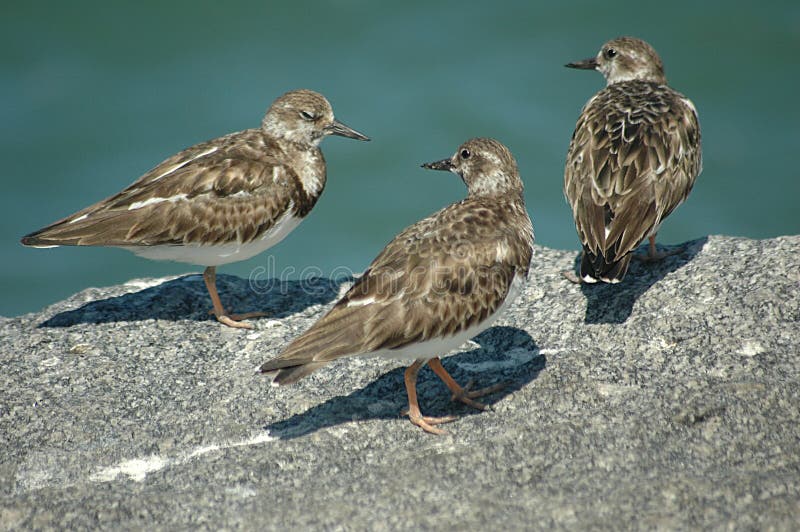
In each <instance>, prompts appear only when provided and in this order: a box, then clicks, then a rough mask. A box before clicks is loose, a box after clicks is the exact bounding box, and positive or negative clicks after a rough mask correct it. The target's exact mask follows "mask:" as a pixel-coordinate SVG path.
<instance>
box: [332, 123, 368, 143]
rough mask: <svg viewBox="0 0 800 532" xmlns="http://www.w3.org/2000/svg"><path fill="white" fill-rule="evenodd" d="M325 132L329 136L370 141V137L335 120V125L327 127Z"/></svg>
mask: <svg viewBox="0 0 800 532" xmlns="http://www.w3.org/2000/svg"><path fill="white" fill-rule="evenodd" d="M325 132H326V133H327V134H328V135H339V136H340V137H347V138H349V139H356V140H369V137H368V136H366V135H364V134H363V133H359V132H358V131H356V130H355V129H353V128H351V127H348V126H346V125H344V124H342V123H341V122H339V121H338V120H334V121H333V123H332V124H331V125H329V126H326V127H325Z"/></svg>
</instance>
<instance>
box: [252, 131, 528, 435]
mask: <svg viewBox="0 0 800 532" xmlns="http://www.w3.org/2000/svg"><path fill="white" fill-rule="evenodd" d="M423 167H425V168H430V169H433V170H449V171H451V172H454V173H456V174H458V175H459V176H460V177H461V179H462V180H463V181H464V183H465V184H466V185H467V189H468V191H469V192H468V195H467V198H466V199H464V200H462V201H459V202H458V203H454V204H453V205H450V206H448V207H446V208H444V209H442V210H440V211H439V212H437V213H435V214H433V215H431V216H429V217H427V218H425V219H424V220H421V221H419V222H417V223H415V224H414V225H412V226H410V227H408V228H407V229H405V230H404V231H403V232H402V233H400V234H399V235H397V236H396V237H395V238H394V240H392V241H391V242H390V243H389V244H388V245H387V246H386V247H385V248H384V249H383V251H381V253H380V254H379V255H378V257H377V258H376V259H375V260H374V261H372V264H370V265H369V267H368V268H367V270H366V272H364V275H363V276H362V277H361V278H359V279H358V281H357V282H356V283H355V284H354V285H353V286H352V287H351V288H350V289H349V290H348V291H347V293H346V294H345V295H344V296H343V297H342V298H341V299H340V300H339V301H338V302H337V303H336V304H335V305H334V307H333V308H332V309H331V310H330V311H329V312H328V313H327V314H325V315H324V316H323V317H322V318H320V319H319V321H317V322H316V323H315V324H314V325H312V326H311V328H310V329H309V330H308V331H306V332H305V333H304V334H303V335H301V336H299V337H298V338H296V339H295V340H294V341H292V342H291V343H290V344H289V346H288V347H286V348H285V349H284V350H283V352H282V353H281V354H280V355H279V356H278V357H277V358H275V359H273V360H270V361H269V362H266V363H265V364H264V365H262V366H261V371H262V372H263V373H268V374H270V375H271V376H272V378H273V383H275V384H290V383H293V382H296V381H297V380H299V379H301V378H302V377H305V376H306V375H308V374H309V373H311V372H312V371H314V370H316V369H318V368H319V367H321V366H323V365H325V364H327V363H328V362H331V361H333V360H336V359H338V358H341V357H345V356H354V355H378V356H383V357H389V358H399V359H404V360H413V362H412V363H411V365H410V366H409V367H408V369H406V371H405V386H406V391H407V393H408V412H407V413H408V416H409V417H410V419H411V422H412V423H414V424H415V425H417V426H419V427H421V428H422V429H424V430H425V431H427V432H431V433H435V434H441V433H443V432H444V431H442V430H441V429H439V428H437V427H435V425H437V424H440V423H444V422H447V421H453V420H454V419H455V418H454V417H452V416H447V417H442V418H433V417H427V416H423V415H422V414H421V412H420V409H419V405H418V403H417V391H416V381H417V373H418V372H419V370H420V368H421V367H422V366H424V365H425V363H427V364H428V365H429V366H430V367H431V369H432V370H433V371H434V372H435V373H436V375H438V376H439V378H441V379H442V380H443V381H444V383H445V384H446V385H447V387H448V388H449V389H450V390H451V391H452V392H453V397H454V399H457V400H459V401H461V402H462V403H465V404H467V405H469V406H471V407H474V408H478V409H484V408H485V406H484V405H482V404H481V403H478V402H477V401H475V400H474V398H476V397H479V396H481V395H485V394H487V393H491V392H494V391H496V390H498V389H499V388H501V387H502V386H492V387H489V388H484V389H482V390H476V391H469V390H468V388H469V387H467V388H466V389H465V388H462V387H461V386H459V384H458V383H456V381H455V380H453V378H452V377H451V376H450V375H449V374H448V373H447V371H446V370H445V368H444V367H443V366H442V363H441V360H440V358H439V357H440V356H442V355H445V354H447V353H448V352H449V351H451V350H453V349H455V348H457V347H459V346H461V345H462V344H463V343H464V342H466V341H467V340H469V339H470V338H472V337H473V336H476V335H477V334H479V333H480V332H481V331H483V330H485V329H487V328H488V327H489V326H491V324H492V323H493V322H494V321H495V320H496V319H497V317H498V316H499V315H500V314H501V313H502V312H503V310H504V309H505V308H507V307H508V306H509V305H510V304H511V302H512V301H513V300H514V298H516V297H517V295H518V294H519V292H520V291H521V289H522V285H523V282H524V281H525V279H526V278H527V275H528V267H529V264H530V261H531V255H532V252H533V251H532V246H533V227H532V226H531V221H530V218H528V213H527V211H526V210H525V200H524V199H523V195H522V192H523V187H522V181H521V180H520V177H519V171H518V170H517V163H516V161H515V160H514V157H513V156H512V155H511V152H509V151H508V149H507V148H506V147H505V146H503V145H502V144H501V143H499V142H498V141H496V140H493V139H486V138H476V139H472V140H469V141H467V142H465V143H464V144H462V145H461V146H460V147H459V148H458V150H457V151H456V153H455V154H454V155H453V156H452V157H450V158H449V159H444V160H441V161H437V162H433V163H427V164H424V165H423Z"/></svg>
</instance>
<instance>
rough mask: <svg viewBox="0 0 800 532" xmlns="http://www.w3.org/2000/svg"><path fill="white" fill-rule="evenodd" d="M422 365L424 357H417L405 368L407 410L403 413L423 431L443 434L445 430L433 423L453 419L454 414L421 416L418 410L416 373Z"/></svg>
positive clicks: (447, 421) (437, 423) (438, 423)
mask: <svg viewBox="0 0 800 532" xmlns="http://www.w3.org/2000/svg"><path fill="white" fill-rule="evenodd" d="M424 365H425V360H424V359H417V360H415V361H414V363H413V364H411V365H410V366H408V368H406V372H405V374H404V380H405V383H406V393H408V411H407V412H405V414H406V415H408V418H409V419H410V420H411V422H412V423H413V424H414V425H416V426H418V427H420V428H421V429H422V430H424V431H425V432H430V433H431V434H445V431H443V430H442V429H439V428H436V427H434V426H433V425H440V424H442V423H449V422H450V421H455V419H456V418H455V416H445V417H429V416H423V415H422V412H420V410H419V403H417V374H418V373H419V370H420V368H422V366H424Z"/></svg>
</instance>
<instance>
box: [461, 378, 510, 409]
mask: <svg viewBox="0 0 800 532" xmlns="http://www.w3.org/2000/svg"><path fill="white" fill-rule="evenodd" d="M474 384H475V381H469V382H468V383H467V385H466V386H464V387H463V388H461V390H460V391H456V392H453V395H452V397H451V398H450V400H451V401H459V402H461V403H464V404H465V405H467V406H470V407H472V408H474V409H476V410H486V408H488V407H487V406H486V405H485V404H483V403H479V402H478V401H474V400H473V399H474V398H475V397H483V396H484V395H489V394H492V393H494V392H499V391H500V390H502V389H503V388H505V387H506V386H507V383H505V382H501V383H498V384H494V385H492V386H487V387H486V388H481V389H479V390H472V387H473V386H474Z"/></svg>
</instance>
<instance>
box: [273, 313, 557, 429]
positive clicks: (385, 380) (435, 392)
mask: <svg viewBox="0 0 800 532" xmlns="http://www.w3.org/2000/svg"><path fill="white" fill-rule="evenodd" d="M474 340H475V341H476V342H477V343H478V344H480V347H479V348H477V349H472V350H470V351H465V352H463V353H459V354H458V355H456V356H453V357H447V358H445V359H444V360H443V364H444V366H445V368H446V369H447V371H448V372H449V373H450V374H451V375H452V376H453V378H454V379H455V380H456V381H457V382H459V383H461V384H462V385H464V384H466V383H467V382H468V381H470V379H473V378H474V379H475V380H476V381H479V383H478V385H477V387H484V386H489V385H491V384H492V383H500V382H502V383H504V384H506V386H505V387H504V388H502V389H501V390H499V391H498V392H495V393H493V394H491V395H487V396H485V397H483V398H481V399H480V401H481V402H483V403H484V404H485V405H487V406H489V407H491V405H493V404H495V403H497V402H499V401H501V400H502V399H503V398H504V397H506V396H508V395H510V394H512V393H514V392H515V391H517V390H519V389H521V388H522V387H523V386H525V385H526V384H528V383H529V382H531V381H532V380H533V379H535V378H536V377H537V376H538V375H539V372H541V371H542V369H544V367H545V364H546V362H547V359H546V358H545V356H544V355H543V354H541V353H540V352H539V347H538V346H537V345H536V343H535V342H534V341H533V339H532V338H531V337H530V335H529V334H528V333H527V332H525V331H523V330H522V329H517V328H515V327H500V326H496V327H491V328H490V329H487V330H486V331H484V332H483V333H481V334H480V335H478V336H477V337H475V339H474ZM404 371H405V367H401V368H396V369H393V370H391V371H389V372H388V373H385V374H384V375H382V376H381V377H380V378H378V379H377V380H375V381H373V382H371V383H370V384H368V385H367V386H365V387H364V388H361V389H360V390H356V391H354V392H352V393H351V394H349V395H347V396H337V397H333V398H331V399H328V400H327V401H325V402H324V403H321V404H319V405H317V406H315V407H313V408H311V409H309V410H307V411H305V412H303V413H301V414H295V415H293V416H291V417H289V418H288V419H285V420H282V421H278V422H275V423H271V424H269V425H267V426H266V427H265V428H266V429H267V430H268V431H269V433H270V435H272V436H275V437H278V438H280V439H285V440H288V439H293V438H299V437H301V436H305V435H307V434H310V433H312V432H315V431H317V430H319V429H322V428H326V427H331V426H334V425H340V424H344V423H351V422H353V421H359V420H366V419H397V418H398V417H400V411H401V409H402V408H404V407H406V406H407V405H408V401H407V395H406V389H405V384H404V381H403V372H404ZM417 393H418V397H419V402H420V405H421V409H422V412H423V413H424V414H425V415H430V416H442V415H450V414H458V415H473V414H479V413H481V412H480V411H478V410H474V409H472V408H469V407H467V406H465V405H462V404H460V403H454V402H452V401H451V400H450V391H449V390H448V389H447V388H446V387H445V386H444V384H443V383H442V382H441V381H440V380H439V378H438V377H437V376H436V375H435V374H434V373H433V371H431V370H430V368H428V366H424V367H423V368H422V370H421V371H420V372H419V377H418V380H417Z"/></svg>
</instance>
